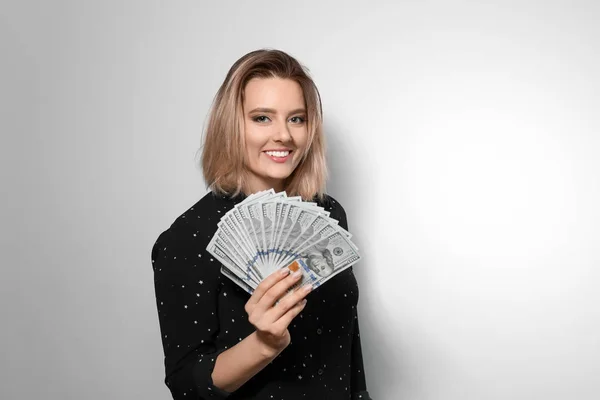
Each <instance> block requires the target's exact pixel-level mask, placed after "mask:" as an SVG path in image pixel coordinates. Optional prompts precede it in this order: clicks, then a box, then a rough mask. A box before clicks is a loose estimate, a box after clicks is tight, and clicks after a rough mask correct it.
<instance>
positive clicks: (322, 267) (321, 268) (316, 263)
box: [309, 256, 333, 277]
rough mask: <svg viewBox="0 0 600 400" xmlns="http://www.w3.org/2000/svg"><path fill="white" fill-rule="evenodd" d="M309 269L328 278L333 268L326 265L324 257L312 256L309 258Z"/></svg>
mask: <svg viewBox="0 0 600 400" xmlns="http://www.w3.org/2000/svg"><path fill="white" fill-rule="evenodd" d="M309 265H310V269H312V270H313V271H314V272H315V273H316V274H318V275H319V276H322V277H326V276H329V275H331V274H332V273H333V268H332V267H331V265H329V264H328V263H327V260H326V259H325V257H322V256H313V257H311V258H310V264H309Z"/></svg>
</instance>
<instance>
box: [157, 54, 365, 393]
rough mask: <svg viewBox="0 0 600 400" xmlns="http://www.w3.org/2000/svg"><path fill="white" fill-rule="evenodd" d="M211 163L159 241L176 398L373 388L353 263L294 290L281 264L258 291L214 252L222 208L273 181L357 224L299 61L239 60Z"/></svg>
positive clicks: (162, 314)
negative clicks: (200, 189)
mask: <svg viewBox="0 0 600 400" xmlns="http://www.w3.org/2000/svg"><path fill="white" fill-rule="evenodd" d="M202 168H203V173H204V178H205V181H206V183H207V185H208V187H209V188H210V189H211V190H210V192H209V193H208V194H206V195H205V196H204V197H203V198H202V199H200V200H199V201H198V202H197V203H196V204H194V205H193V206H192V207H191V208H189V209H188V210H187V211H186V212H184V213H183V214H182V215H181V216H179V217H178V218H177V219H176V220H175V221H174V222H173V224H172V225H171V226H170V228H169V229H167V230H166V231H164V232H163V233H162V234H161V235H160V236H159V237H158V239H157V241H156V243H155V244H154V247H153V249H152V263H153V269H154V282H155V291H156V305H157V308H158V316H159V322H160V329H161V335H162V343H163V349H164V354H165V370H166V378H165V383H166V385H167V386H168V388H169V389H170V391H171V393H172V395H173V398H174V399H176V400H179V399H224V398H228V399H264V400H271V399H285V400H294V399H311V400H312V399H325V398H327V399H328V400H338V399H340V400H341V399H344V400H347V399H369V395H368V393H367V388H366V383H365V373H364V370H363V360H362V352H361V343H360V333H359V327H358V317H357V312H356V305H357V302H358V286H357V282H356V279H355V278H354V274H353V272H352V268H351V267H350V268H348V269H346V270H344V271H343V272H341V273H339V274H338V275H336V276H334V277H333V278H332V279H330V280H329V281H328V282H327V283H325V284H324V285H323V286H320V287H319V288H317V289H315V290H314V291H312V292H311V291H310V290H309V291H306V290H297V291H295V292H294V293H293V294H291V295H289V296H285V297H283V295H284V294H285V293H286V291H287V289H288V288H290V287H291V286H293V285H294V284H295V282H296V281H297V280H298V279H299V277H298V276H295V275H294V274H292V275H290V273H289V270H288V269H287V268H283V269H282V270H281V271H283V272H275V273H273V274H272V275H270V276H268V277H267V278H266V279H265V280H264V281H263V282H262V283H261V284H260V285H259V286H258V288H257V289H256V290H255V291H254V293H253V294H252V295H249V294H248V293H246V292H245V291H244V290H242V289H240V288H239V287H238V286H237V285H236V284H234V283H233V282H232V281H230V280H229V279H228V278H226V277H225V276H223V275H222V274H221V273H220V263H219V262H218V261H217V260H215V259H214V258H212V257H211V255H210V253H208V252H207V251H206V247H207V245H208V243H209V241H210V239H211V238H212V236H213V234H214V233H215V231H216V230H217V223H218V222H219V220H220V218H221V216H223V215H224V214H225V213H227V211H229V210H230V209H231V208H233V206H234V205H235V204H237V203H239V202H240V201H242V200H243V199H245V198H246V197H247V196H248V195H249V194H251V193H254V192H257V191H260V190H264V189H269V188H273V189H274V190H275V191H277V192H278V191H282V190H285V191H286V192H287V194H288V195H290V196H295V195H299V196H302V198H303V199H304V200H310V201H315V202H317V203H318V204H319V205H320V206H322V207H324V208H325V209H326V210H328V211H329V212H330V217H332V218H334V219H336V220H338V221H339V224H340V226H342V227H343V228H345V229H347V228H348V226H347V222H346V214H345V212H344V209H343V208H342V206H341V205H340V204H339V203H338V202H337V201H336V200H334V199H333V198H332V197H331V196H328V195H326V194H325V191H324V188H325V180H326V164H325V148H324V137H323V132H322V111H321V102H320V97H319V93H318V90H317V88H316V86H315V84H314V82H313V81H312V79H311V78H310V77H309V76H308V75H307V73H306V72H305V70H304V68H303V67H302V66H301V65H300V64H299V63H298V61H297V60H295V59H294V58H292V57H291V56H289V55H288V54H286V53H284V52H282V51H277V50H258V51H254V52H251V53H249V54H246V55H245V56H243V57H242V58H240V59H239V60H238V61H237V62H236V63H235V64H234V65H233V66H232V67H231V69H230V70H229V73H228V74H227V76H226V78H225V81H224V82H223V84H222V85H221V87H220V89H219V91H218V92H217V95H216V97H215V100H214V104H213V107H212V110H211V114H210V117H209V123H208V126H207V130H206V137H205V143H204V147H203V153H202ZM279 299H282V300H281V301H279V302H278V300H279Z"/></svg>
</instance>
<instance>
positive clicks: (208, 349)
mask: <svg viewBox="0 0 600 400" xmlns="http://www.w3.org/2000/svg"><path fill="white" fill-rule="evenodd" d="M182 236H184V237H182ZM185 236H188V235H183V234H178V235H176V234H175V233H174V232H173V228H170V229H169V230H167V231H165V232H163V233H162V234H161V235H160V236H159V238H158V239H157V241H156V243H155V244H154V246H153V248H152V267H153V270H154V287H155V293H156V306H157V309H158V318H159V324H160V331H161V338H162V345H163V350H164V356H165V359H164V362H165V374H166V376H165V381H164V382H165V384H166V385H167V387H168V388H169V390H170V391H171V394H172V396H173V399H174V400H182V399H225V398H227V397H228V396H229V393H228V392H226V391H223V390H221V389H219V388H218V387H216V386H214V385H213V381H212V377H211V374H212V371H213V368H214V365H215V360H216V358H217V356H218V355H219V354H220V353H221V352H223V351H224V350H225V349H222V348H217V346H216V345H215V335H216V334H217V332H218V330H219V321H218V318H217V299H218V294H219V287H220V274H219V268H218V267H217V265H212V262H215V263H216V261H213V260H212V259H211V258H210V255H209V254H208V253H207V252H206V251H205V248H206V245H204V247H201V246H199V245H198V243H197V242H194V241H192V239H191V237H192V235H191V234H190V235H189V236H190V239H187V238H186V237H185Z"/></svg>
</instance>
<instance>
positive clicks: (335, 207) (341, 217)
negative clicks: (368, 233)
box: [317, 194, 348, 229]
mask: <svg viewBox="0 0 600 400" xmlns="http://www.w3.org/2000/svg"><path fill="white" fill-rule="evenodd" d="M317 204H318V205H319V206H321V207H323V208H324V209H325V211H328V212H329V216H330V217H331V218H333V219H336V220H338V221H339V223H340V226H342V227H343V228H344V229H348V228H346V226H347V218H346V210H344V207H342V204H341V203H340V202H339V201H337V199H335V198H334V197H333V196H331V195H330V194H325V195H324V196H323V200H319V201H317Z"/></svg>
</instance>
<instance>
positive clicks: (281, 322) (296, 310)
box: [273, 299, 307, 331]
mask: <svg viewBox="0 0 600 400" xmlns="http://www.w3.org/2000/svg"><path fill="white" fill-rule="evenodd" d="M306 303H307V301H306V299H304V300H302V301H301V302H299V303H296V304H295V305H294V307H292V308H290V309H289V310H288V312H286V313H285V314H284V315H283V316H282V317H281V318H279V319H278V320H277V321H276V322H275V323H274V324H273V328H275V330H279V331H283V330H284V329H287V327H288V326H289V325H290V323H291V322H292V320H293V319H294V318H296V317H297V316H298V314H300V313H301V312H302V310H304V307H306Z"/></svg>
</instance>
